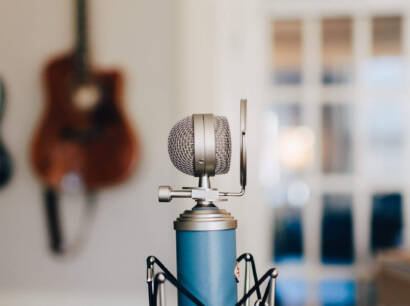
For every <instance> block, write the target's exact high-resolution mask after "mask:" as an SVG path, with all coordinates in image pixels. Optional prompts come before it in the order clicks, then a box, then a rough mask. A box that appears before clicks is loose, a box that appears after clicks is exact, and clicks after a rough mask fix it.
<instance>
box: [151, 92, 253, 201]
mask: <svg viewBox="0 0 410 306" xmlns="http://www.w3.org/2000/svg"><path fill="white" fill-rule="evenodd" d="M246 103H247V102H246V100H245V99H242V100H241V108H240V146H241V153H240V154H241V155H240V184H241V190H240V191H239V192H226V191H219V190H218V189H217V188H211V184H210V175H209V174H208V173H206V172H204V171H203V172H202V173H203V175H202V176H200V177H199V184H198V187H182V189H179V190H178V189H172V188H171V186H159V189H158V200H159V201H160V202H171V201H172V199H174V198H188V199H189V198H190V199H193V200H195V201H197V203H198V204H202V205H209V204H213V203H215V202H222V201H227V200H228V197H241V196H243V195H244V194H245V187H246ZM194 116H195V115H194ZM207 116H209V115H205V117H204V121H205V123H204V125H205V126H206V125H207V121H206V120H207V119H208V117H207ZM194 119H195V117H194ZM194 124H195V122H194ZM195 127H196V130H195V131H197V130H198V129H200V126H199V125H198V124H196V125H195ZM212 128H213V127H212ZM196 133H198V135H200V136H202V135H203V134H204V132H203V128H202V130H201V131H200V132H196ZM208 146H209V145H208ZM210 146H211V147H212V144H211V145H210ZM195 149H198V150H196V151H195V153H196V155H197V152H198V153H199V154H198V155H199V156H200V157H199V158H198V157H197V156H196V155H195V159H196V161H195V166H196V168H199V167H201V168H203V169H202V170H204V169H205V168H206V166H202V165H204V164H205V163H204V160H205V157H206V155H207V153H208V152H207V149H208V148H207V147H206V148H205V149H203V148H201V147H197V146H196V147H195ZM201 149H202V151H203V154H201ZM197 160H198V162H197ZM211 161H212V159H211ZM211 167H212V165H211ZM211 172H212V171H211Z"/></svg>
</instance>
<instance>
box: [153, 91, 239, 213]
mask: <svg viewBox="0 0 410 306" xmlns="http://www.w3.org/2000/svg"><path fill="white" fill-rule="evenodd" d="M246 103H247V102H246V100H245V99H242V100H241V123H240V124H241V128H240V141H241V156H240V169H241V171H240V184H241V187H242V189H241V191H240V192H218V190H217V189H216V188H210V177H212V176H215V175H218V174H226V173H228V172H229V169H230V164H231V154H232V144H231V132H230V128H229V122H228V120H227V118H226V117H224V116H214V115H213V114H194V115H192V116H188V117H186V118H184V119H182V120H180V121H179V122H177V123H176V124H175V125H174V126H173V128H172V129H171V131H170V133H169V136H168V154H169V157H170V159H171V162H172V164H173V165H174V166H175V168H177V169H178V170H179V171H181V172H183V173H185V174H188V175H191V176H194V177H199V184H198V188H196V187H183V190H173V189H172V188H171V187H170V186H160V187H159V194H158V200H159V201H160V202H170V201H171V200H172V199H173V198H192V199H194V200H196V201H197V202H198V204H199V205H207V204H212V203H214V202H217V201H226V200H227V198H226V197H229V196H242V195H243V194H244V193H245V187H246Z"/></svg>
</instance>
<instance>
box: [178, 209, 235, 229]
mask: <svg viewBox="0 0 410 306" xmlns="http://www.w3.org/2000/svg"><path fill="white" fill-rule="evenodd" d="M237 226H238V223H237V221H236V220H235V219H234V218H233V217H232V216H231V214H230V213H228V212H227V211H226V210H224V209H218V208H217V207H209V208H202V207H200V206H199V207H197V208H195V207H194V208H193V209H192V210H186V211H185V212H184V213H183V214H181V215H179V217H178V219H177V220H175V222H174V229H176V230H178V231H217V230H228V229H236V228H237Z"/></svg>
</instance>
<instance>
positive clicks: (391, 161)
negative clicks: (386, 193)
mask: <svg viewBox="0 0 410 306" xmlns="http://www.w3.org/2000/svg"><path fill="white" fill-rule="evenodd" d="M405 120H406V113H405V109H404V105H403V104H402V103H400V102H397V101H383V100H381V101H374V102H373V103H369V104H367V105H365V108H364V123H365V124H364V128H365V143H364V149H365V152H364V153H365V156H366V158H365V159H364V160H363V163H364V164H363V167H364V171H365V173H366V175H367V176H368V177H369V178H372V179H377V178H383V180H385V178H384V177H383V176H384V174H385V173H386V171H388V172H389V173H390V176H389V179H396V178H398V177H402V176H404V175H405V173H403V170H402V169H403V159H404V146H405V141H404V137H405V136H404V129H405Z"/></svg>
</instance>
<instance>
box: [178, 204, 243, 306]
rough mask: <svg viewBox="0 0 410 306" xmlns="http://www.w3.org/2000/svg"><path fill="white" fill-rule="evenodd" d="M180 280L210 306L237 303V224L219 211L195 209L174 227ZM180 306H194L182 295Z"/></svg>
mask: <svg viewBox="0 0 410 306" xmlns="http://www.w3.org/2000/svg"><path fill="white" fill-rule="evenodd" d="M174 227H175V229H176V241H177V271H178V280H179V281H180V282H181V284H182V285H183V286H184V287H186V288H187V289H188V290H189V291H191V292H192V293H193V294H194V296H196V297H197V298H198V299H199V300H200V301H201V302H202V303H203V304H205V305H207V306H222V305H224V306H225V305H226V306H231V305H235V304H236V303H237V284H236V278H235V265H236V220H234V219H233V218H232V217H231V216H230V214H229V213H227V212H226V211H225V210H221V209H218V208H216V207H215V208H206V209H204V208H193V209H192V210H191V211H186V212H184V213H183V214H182V215H181V216H180V217H179V218H178V219H177V220H176V221H175V223H174ZM178 305H179V306H194V305H195V303H193V302H192V301H191V300H190V299H189V298H188V297H187V296H185V295H184V294H183V293H181V292H179V293H178Z"/></svg>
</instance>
